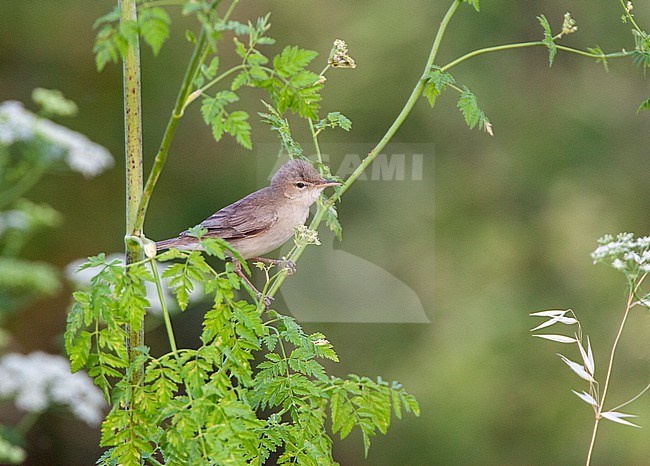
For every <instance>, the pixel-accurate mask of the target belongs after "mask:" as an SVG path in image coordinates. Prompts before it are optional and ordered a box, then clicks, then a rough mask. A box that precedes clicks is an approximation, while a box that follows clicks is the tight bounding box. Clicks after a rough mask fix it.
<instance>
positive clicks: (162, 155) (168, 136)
mask: <svg viewBox="0 0 650 466" xmlns="http://www.w3.org/2000/svg"><path fill="white" fill-rule="evenodd" d="M238 2H239V0H234V1H233V2H232V4H231V5H230V7H229V8H228V11H227V12H226V14H225V15H224V17H223V20H224V21H226V20H227V19H228V18H229V17H230V15H231V14H232V11H233V9H234V7H235V5H236V4H237V3H238ZM220 3H221V0H214V1H213V3H212V5H211V6H210V7H211V8H212V9H214V8H216V7H217V6H219V4H220ZM207 47H208V38H207V33H206V30H205V27H201V33H200V35H199V38H198V39H197V41H196V45H195V46H194V51H193V52H192V57H191V58H190V63H189V65H188V66H187V69H186V70H185V76H184V77H183V82H182V83H181V87H180V90H179V91H178V95H177V96H176V103H175V104H174V109H173V110H172V113H171V115H170V117H169V120H168V122H167V127H166V128H165V132H164V134H163V138H162V141H161V143H160V147H159V149H158V152H157V153H156V157H155V159H154V163H153V166H152V167H151V172H150V173H149V177H148V178H147V183H146V184H145V186H144V192H143V194H142V199H141V201H140V204H139V206H138V210H137V216H136V219H135V223H136V225H137V226H138V227H139V229H140V230H142V228H143V225H144V219H145V216H146V214H147V208H148V207H149V201H150V200H151V195H152V194H153V190H154V188H155V186H156V183H157V182H158V178H160V174H161V172H162V169H163V167H164V166H165V162H166V161H167V155H168V154H169V148H170V146H171V143H172V139H173V137H174V134H175V133H176V127H177V126H178V122H179V120H180V119H181V118H182V116H183V109H184V105H185V101H186V100H187V98H188V97H189V95H190V93H191V90H192V81H194V77H195V76H196V73H197V71H198V69H199V67H200V66H201V63H203V60H204V58H205V55H204V54H205V52H206V49H207Z"/></svg>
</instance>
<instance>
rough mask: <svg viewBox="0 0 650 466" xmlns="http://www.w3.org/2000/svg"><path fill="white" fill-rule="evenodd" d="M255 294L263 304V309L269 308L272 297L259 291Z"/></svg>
mask: <svg viewBox="0 0 650 466" xmlns="http://www.w3.org/2000/svg"><path fill="white" fill-rule="evenodd" d="M256 295H257V300H258V301H261V302H262V304H263V305H264V309H265V310H267V311H268V310H269V308H270V307H271V304H273V297H271V296H267V295H263V294H262V293H260V292H259V291H258V292H257V293H256Z"/></svg>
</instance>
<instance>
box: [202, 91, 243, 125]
mask: <svg viewBox="0 0 650 466" xmlns="http://www.w3.org/2000/svg"><path fill="white" fill-rule="evenodd" d="M238 100H239V96H237V94H235V93H234V92H232V91H228V90H224V91H219V92H217V94H216V95H215V96H214V97H210V96H206V97H204V98H203V102H201V115H202V116H203V121H205V122H206V123H207V124H208V125H211V124H213V122H214V120H215V119H217V118H218V117H219V116H220V113H221V111H222V110H223V109H224V107H225V106H226V105H228V104H231V103H233V102H237V101H238Z"/></svg>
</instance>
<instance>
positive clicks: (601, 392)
mask: <svg viewBox="0 0 650 466" xmlns="http://www.w3.org/2000/svg"><path fill="white" fill-rule="evenodd" d="M598 244H599V246H598V248H597V249H596V250H595V251H594V252H593V253H592V255H591V256H592V258H593V259H594V264H597V263H603V264H606V265H608V266H610V267H612V268H613V269H615V270H618V271H620V272H622V273H623V274H624V275H625V278H626V280H627V283H628V300H627V305H626V308H625V313H624V315H623V319H622V322H621V324H620V326H619V329H618V333H617V335H616V338H615V340H614V344H613V345H612V349H611V353H610V357H609V366H608V368H607V372H606V374H605V376H604V382H603V383H599V382H598V378H597V375H596V363H595V358H594V354H593V351H592V348H591V341H590V340H589V337H588V336H586V337H585V336H583V333H582V326H581V325H580V322H579V321H578V318H577V317H576V315H575V313H574V312H573V311H572V310H571V309H567V310H549V311H540V312H535V313H533V314H531V316H535V317H544V318H546V319H547V320H546V321H545V322H542V323H541V324H540V325H538V326H537V327H535V328H533V329H532V330H531V331H532V332H537V331H539V330H541V329H544V328H548V327H551V326H553V325H555V324H562V325H577V330H576V332H575V333H574V334H573V336H566V335H563V334H549V333H536V334H534V335H533V336H535V337H538V338H542V339H545V340H550V341H554V342H557V343H563V344H575V345H576V346H577V348H578V352H579V354H580V359H581V362H575V361H572V360H571V359H569V358H567V357H566V356H564V355H562V354H559V353H558V356H559V357H560V359H561V360H562V361H563V362H564V363H565V364H566V365H567V366H569V368H570V369H571V370H572V371H573V372H574V373H575V374H576V375H577V376H578V377H580V378H581V379H583V380H585V381H586V382H588V383H589V388H588V390H587V391H585V390H583V391H581V392H577V391H575V390H572V392H573V393H574V394H575V395H576V396H577V397H578V398H580V399H581V400H582V401H584V402H585V403H587V404H588V405H590V406H591V408H592V409H593V411H594V414H595V422H594V428H593V435H592V437H591V443H590V445H589V449H588V453H587V464H589V463H590V461H591V455H592V452H593V448H594V444H595V440H596V432H597V429H598V423H599V421H600V420H601V419H606V420H609V421H612V422H616V423H618V424H623V425H626V426H632V427H639V426H638V425H636V424H634V423H632V422H630V421H629V420H628V419H629V418H633V417H636V416H634V415H632V414H628V413H623V412H620V411H619V409H621V408H622V407H624V406H627V405H628V404H630V403H632V402H633V401H635V400H637V399H638V398H640V397H641V396H642V395H643V394H644V393H645V392H646V391H648V390H650V384H649V385H647V386H646V387H645V388H644V389H643V390H641V391H640V392H639V393H638V394H637V395H635V396H634V397H632V398H630V399H629V400H628V401H625V402H624V403H621V404H619V405H617V406H616V407H614V408H610V409H606V408H605V399H606V396H607V390H608V388H609V385H610V381H611V375H612V367H613V364H614V355H615V353H616V348H617V346H618V342H619V339H620V337H621V334H622V333H623V327H624V326H625V322H626V320H627V317H628V314H629V312H630V311H631V310H632V309H633V308H634V307H638V308H641V309H643V308H645V309H650V293H642V291H641V286H642V284H643V282H644V280H645V279H646V277H647V276H648V273H650V236H645V237H639V238H635V237H634V235H632V234H631V233H620V234H619V235H617V237H616V238H614V237H612V236H611V235H606V236H604V237H602V238H601V239H600V240H598ZM602 380H603V379H601V381H602Z"/></svg>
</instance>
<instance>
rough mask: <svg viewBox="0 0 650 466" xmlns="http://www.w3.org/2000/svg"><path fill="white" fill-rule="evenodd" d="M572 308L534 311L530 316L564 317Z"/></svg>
mask: <svg viewBox="0 0 650 466" xmlns="http://www.w3.org/2000/svg"><path fill="white" fill-rule="evenodd" d="M569 311H570V309H566V310H562V309H551V310H548V311H540V312H533V313H532V314H528V315H529V316H535V317H562V316H564V314H566V313H567V312H569Z"/></svg>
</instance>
